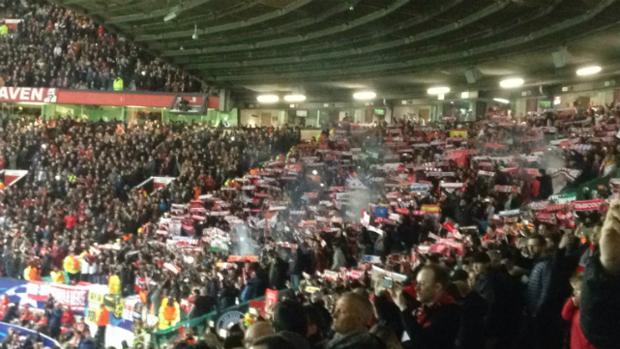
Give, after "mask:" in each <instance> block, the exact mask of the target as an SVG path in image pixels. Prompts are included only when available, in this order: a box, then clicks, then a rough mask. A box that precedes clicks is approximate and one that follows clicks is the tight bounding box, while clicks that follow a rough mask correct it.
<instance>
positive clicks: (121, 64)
mask: <svg viewBox="0 0 620 349" xmlns="http://www.w3.org/2000/svg"><path fill="white" fill-rule="evenodd" d="M2 5H3V7H2V8H0V18H7V19H14V20H21V23H19V24H18V25H17V26H16V28H15V30H9V31H7V32H6V34H4V35H2V36H1V37H0V61H2V62H3V63H4V64H3V65H2V67H1V68H0V79H1V80H0V82H2V83H0V85H6V86H30V87H61V88H70V89H91V90H112V89H113V87H114V81H115V80H116V79H117V78H119V77H120V79H121V80H122V81H123V83H122V89H125V90H150V91H167V92H197V91H201V90H202V86H201V83H200V82H199V81H197V80H196V79H193V78H191V76H190V75H189V74H188V73H186V72H184V71H183V70H182V69H180V68H176V67H173V66H171V65H170V64H168V63H166V62H163V61H161V60H159V59H156V58H154V57H152V56H151V55H149V54H147V53H146V52H144V51H143V50H141V49H140V48H138V47H136V46H135V45H134V44H133V43H131V42H130V41H128V40H126V39H125V38H123V37H120V36H118V35H117V34H114V33H111V32H108V31H107V30H106V29H105V28H104V27H103V25H101V24H98V23H95V22H94V21H93V20H92V19H90V18H88V17H86V16H82V15H80V14H78V13H76V12H74V11H73V10H69V9H65V8H61V7H59V6H56V5H54V4H52V3H50V2H49V1H46V0H34V1H31V0H29V1H22V0H10V1H3V2H2ZM0 24H3V23H0Z"/></svg>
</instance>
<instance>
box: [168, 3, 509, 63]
mask: <svg viewBox="0 0 620 349" xmlns="http://www.w3.org/2000/svg"><path fill="white" fill-rule="evenodd" d="M509 4H510V2H509V1H503V2H499V3H494V4H491V5H489V6H487V7H485V8H483V9H482V10H480V11H477V12H475V13H473V14H471V15H469V16H467V17H465V18H464V19H462V20H460V21H458V22H457V23H451V24H449V25H445V26H442V27H439V28H436V29H433V30H428V31H425V32H421V33H418V34H416V35H412V36H408V37H405V38H401V39H396V40H392V41H387V42H383V43H380V44H375V45H371V46H367V47H363V48H352V49H346V50H340V51H330V52H325V53H318V54H310V55H304V56H303V57H299V56H292V57H291V56H288V57H283V58H269V59H263V60H252V61H250V62H247V63H246V64H247V66H262V65H272V64H293V63H296V62H299V61H301V63H306V62H313V61H320V60H326V59H337V58H344V57H349V56H359V55H365V54H368V53H373V52H378V51H384V50H390V49H394V48H397V47H401V46H409V45H411V44H413V43H416V42H420V41H423V40H428V39H432V38H434V37H437V36H439V35H444V34H446V33H449V32H452V31H457V30H462V28H463V27H464V26H467V25H470V24H472V23H475V22H477V21H479V20H480V19H481V18H484V17H487V16H490V15H493V14H495V13H497V12H499V11H501V10H503V9H504V8H506V7H507V6H508V5H509ZM434 15H435V14H432V15H428V16H425V17H423V18H421V19H419V21H418V23H422V22H425V21H426V20H428V19H430V18H432V17H433V16H434ZM332 47H333V48H336V47H335V46H334V44H330V45H325V46H324V49H327V48H332ZM300 51H303V50H300ZM179 52H185V51H179ZM164 56H166V55H165V54H164ZM243 66H246V65H245V64H244V65H243ZM208 67H209V66H208V63H201V64H192V65H190V66H188V68H189V69H202V68H208Z"/></svg>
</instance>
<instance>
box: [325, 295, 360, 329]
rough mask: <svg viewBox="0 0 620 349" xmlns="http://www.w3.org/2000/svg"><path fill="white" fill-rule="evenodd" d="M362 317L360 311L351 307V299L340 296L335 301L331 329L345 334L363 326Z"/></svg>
mask: <svg viewBox="0 0 620 349" xmlns="http://www.w3.org/2000/svg"><path fill="white" fill-rule="evenodd" d="M362 322H363V319H362V317H361V315H360V312H359V311H358V310H356V309H355V308H354V307H353V304H352V302H351V301H349V300H348V299H347V298H340V299H339V300H338V302H336V308H335V310H334V323H333V325H332V328H333V330H334V331H335V332H336V333H340V334H347V333H351V332H353V331H355V330H357V329H359V328H360V327H363V325H364V324H362Z"/></svg>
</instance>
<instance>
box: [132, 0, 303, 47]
mask: <svg viewBox="0 0 620 349" xmlns="http://www.w3.org/2000/svg"><path fill="white" fill-rule="evenodd" d="M310 2H312V0H295V1H294V2H292V3H290V4H289V5H287V6H286V7H283V8H281V9H279V10H276V11H269V12H267V13H265V14H262V15H260V16H256V17H253V18H250V19H247V20H243V21H237V22H231V23H226V24H221V25H215V26H212V27H207V28H204V29H198V31H197V34H198V35H208V34H215V33H220V32H225V31H229V30H235V29H241V28H245V27H249V26H253V25H256V24H259V23H263V22H266V21H269V20H272V19H275V18H278V17H281V16H284V15H287V14H289V13H290V12H293V11H295V10H297V9H299V8H301V7H303V6H305V5H307V4H309V3H310ZM192 34H194V31H193V30H181V31H175V32H170V33H165V34H158V35H138V36H137V37H136V41H145V42H151V41H158V40H173V39H181V38H189V37H191V36H192Z"/></svg>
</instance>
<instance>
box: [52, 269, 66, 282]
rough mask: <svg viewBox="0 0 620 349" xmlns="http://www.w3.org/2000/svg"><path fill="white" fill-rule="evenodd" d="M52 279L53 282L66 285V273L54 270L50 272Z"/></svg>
mask: <svg viewBox="0 0 620 349" xmlns="http://www.w3.org/2000/svg"><path fill="white" fill-rule="evenodd" d="M50 277H51V278H52V282H54V283H57V284H64V283H65V273H64V272H62V271H60V270H59V271H55V270H52V271H51V272H50Z"/></svg>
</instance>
